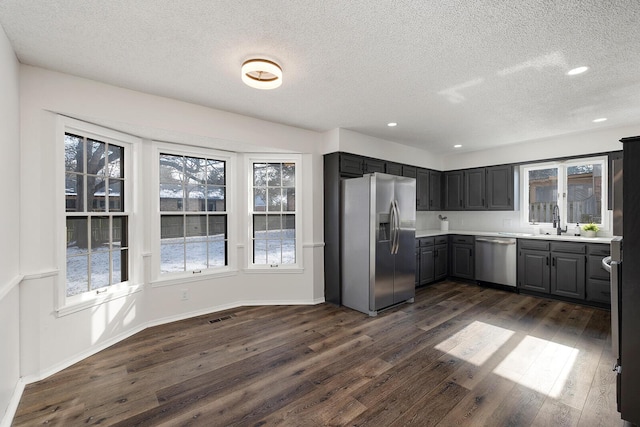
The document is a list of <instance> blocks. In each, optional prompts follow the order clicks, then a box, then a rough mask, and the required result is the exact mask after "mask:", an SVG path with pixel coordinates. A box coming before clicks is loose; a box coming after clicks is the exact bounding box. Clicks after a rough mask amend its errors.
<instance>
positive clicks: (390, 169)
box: [387, 162, 402, 176]
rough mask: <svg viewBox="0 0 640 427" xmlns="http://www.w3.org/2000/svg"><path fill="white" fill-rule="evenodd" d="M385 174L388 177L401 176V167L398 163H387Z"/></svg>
mask: <svg viewBox="0 0 640 427" xmlns="http://www.w3.org/2000/svg"><path fill="white" fill-rule="evenodd" d="M387 173H388V174H389V175H396V176H402V165H401V164H400V163H393V162H387Z"/></svg>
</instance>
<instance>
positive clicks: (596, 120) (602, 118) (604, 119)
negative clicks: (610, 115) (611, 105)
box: [593, 117, 607, 123]
mask: <svg viewBox="0 0 640 427" xmlns="http://www.w3.org/2000/svg"><path fill="white" fill-rule="evenodd" d="M606 121H607V118H606V117H600V118H599V119H594V120H593V123H600V122H606Z"/></svg>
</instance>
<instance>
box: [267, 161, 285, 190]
mask: <svg viewBox="0 0 640 427" xmlns="http://www.w3.org/2000/svg"><path fill="white" fill-rule="evenodd" d="M281 168H282V166H281V165H280V163H269V166H268V168H267V186H269V187H279V186H280V185H282V169H281Z"/></svg>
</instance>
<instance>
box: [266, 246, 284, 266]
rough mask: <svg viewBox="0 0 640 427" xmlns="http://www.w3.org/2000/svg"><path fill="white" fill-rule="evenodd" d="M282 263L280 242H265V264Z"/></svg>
mask: <svg viewBox="0 0 640 427" xmlns="http://www.w3.org/2000/svg"><path fill="white" fill-rule="evenodd" d="M281 263H282V242H281V241H280V240H267V264H281Z"/></svg>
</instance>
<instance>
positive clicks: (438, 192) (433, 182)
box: [429, 171, 442, 211]
mask: <svg viewBox="0 0 640 427" xmlns="http://www.w3.org/2000/svg"><path fill="white" fill-rule="evenodd" d="M429 210H432V211H440V210H442V172H438V171H429Z"/></svg>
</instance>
